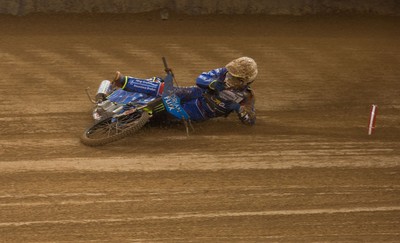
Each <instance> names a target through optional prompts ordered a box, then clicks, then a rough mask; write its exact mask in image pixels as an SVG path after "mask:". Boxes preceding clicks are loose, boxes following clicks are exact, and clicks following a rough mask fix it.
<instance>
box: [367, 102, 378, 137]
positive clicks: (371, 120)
mask: <svg viewBox="0 0 400 243" xmlns="http://www.w3.org/2000/svg"><path fill="white" fill-rule="evenodd" d="M377 109H378V106H377V105H372V107H371V116H370V118H369V126H368V135H371V134H372V132H373V131H374V129H375V123H376V112H377Z"/></svg>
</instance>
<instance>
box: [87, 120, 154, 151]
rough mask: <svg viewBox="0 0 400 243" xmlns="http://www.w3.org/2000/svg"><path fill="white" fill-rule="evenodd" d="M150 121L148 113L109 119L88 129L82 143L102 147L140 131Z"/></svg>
mask: <svg viewBox="0 0 400 243" xmlns="http://www.w3.org/2000/svg"><path fill="white" fill-rule="evenodd" d="M149 119H150V116H149V114H148V113H147V112H135V113H132V114H129V115H127V116H123V117H119V118H112V117H110V118H107V119H105V120H102V121H100V122H98V123H95V124H94V125H93V126H91V127H89V128H87V129H86V130H85V132H84V133H83V134H82V136H81V142H82V143H83V144H85V145H88V146H101V145H104V144H107V143H111V142H115V141H118V140H120V139H122V138H124V137H126V136H128V135H131V134H133V133H135V132H137V131H139V130H140V129H141V128H142V127H143V126H144V125H145V124H146V123H147V121H148V120H149Z"/></svg>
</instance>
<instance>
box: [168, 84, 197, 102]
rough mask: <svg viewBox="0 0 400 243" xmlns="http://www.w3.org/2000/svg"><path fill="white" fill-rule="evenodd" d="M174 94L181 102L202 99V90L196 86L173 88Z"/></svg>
mask: <svg viewBox="0 0 400 243" xmlns="http://www.w3.org/2000/svg"><path fill="white" fill-rule="evenodd" d="M174 92H175V94H176V95H177V96H178V97H179V98H180V99H181V101H189V100H194V99H197V98H200V97H202V94H203V90H202V89H201V88H199V87H197V86H190V87H174Z"/></svg>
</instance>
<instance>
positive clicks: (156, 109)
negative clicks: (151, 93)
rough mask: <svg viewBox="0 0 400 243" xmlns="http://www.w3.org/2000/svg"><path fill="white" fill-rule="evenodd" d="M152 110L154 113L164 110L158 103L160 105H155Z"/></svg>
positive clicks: (161, 104) (162, 105)
mask: <svg viewBox="0 0 400 243" xmlns="http://www.w3.org/2000/svg"><path fill="white" fill-rule="evenodd" d="M153 110H154V112H155V113H158V112H161V111H163V110H165V107H164V104H163V103H160V104H158V105H156V106H155V107H154V109H153Z"/></svg>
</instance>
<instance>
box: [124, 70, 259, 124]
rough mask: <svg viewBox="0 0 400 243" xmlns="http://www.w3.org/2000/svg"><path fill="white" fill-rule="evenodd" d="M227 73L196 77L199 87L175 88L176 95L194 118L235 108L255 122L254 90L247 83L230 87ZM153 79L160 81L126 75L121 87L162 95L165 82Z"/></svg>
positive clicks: (223, 113)
mask: <svg viewBox="0 0 400 243" xmlns="http://www.w3.org/2000/svg"><path fill="white" fill-rule="evenodd" d="M226 73H227V69H226V68H225V67H223V68H217V69H214V70H211V71H209V72H203V73H202V74H200V76H199V77H198V78H197V79H196V86H191V87H174V91H175V94H176V95H177V96H178V97H179V98H180V99H181V103H182V107H183V109H184V110H185V111H186V112H187V113H188V114H189V116H190V118H191V119H192V120H193V121H204V120H208V119H210V118H214V117H221V116H225V117H226V116H228V115H229V114H230V113H231V112H233V111H235V112H236V113H237V114H238V117H239V119H240V120H241V121H242V122H243V123H244V124H246V125H254V124H255V121H256V113H255V108H254V100H255V98H254V92H253V91H252V89H251V88H250V86H248V85H246V86H243V87H239V88H238V87H236V88H229V87H227V85H226V84H225V77H226ZM153 82H156V83H159V82H160V79H159V78H153V79H145V80H144V79H137V78H133V77H126V80H125V82H124V85H123V87H122V88H123V89H125V90H127V91H139V92H145V93H148V94H150V95H154V96H160V95H161V92H162V90H163V85H158V84H155V83H153Z"/></svg>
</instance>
